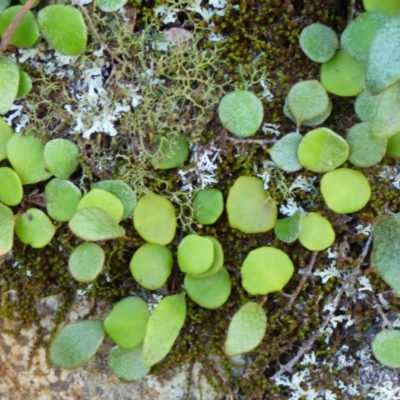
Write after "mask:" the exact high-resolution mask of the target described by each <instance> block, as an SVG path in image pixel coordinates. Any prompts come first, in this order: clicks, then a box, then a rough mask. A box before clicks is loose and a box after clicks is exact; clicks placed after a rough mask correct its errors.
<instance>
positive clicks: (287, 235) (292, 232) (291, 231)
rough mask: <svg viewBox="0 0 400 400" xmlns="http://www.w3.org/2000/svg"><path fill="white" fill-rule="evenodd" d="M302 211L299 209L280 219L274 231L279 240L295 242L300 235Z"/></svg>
mask: <svg viewBox="0 0 400 400" xmlns="http://www.w3.org/2000/svg"><path fill="white" fill-rule="evenodd" d="M301 217H302V215H301V211H300V210H297V211H296V212H295V213H294V214H293V215H292V216H290V217H287V218H283V219H278V221H277V223H276V225H275V228H274V232H275V235H276V236H277V238H278V239H279V240H282V242H285V243H293V242H294V241H295V240H297V238H298V237H299V234H300V230H301Z"/></svg>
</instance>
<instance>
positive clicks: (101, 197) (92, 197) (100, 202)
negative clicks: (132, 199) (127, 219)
mask: <svg viewBox="0 0 400 400" xmlns="http://www.w3.org/2000/svg"><path fill="white" fill-rule="evenodd" d="M86 207H97V208H101V209H103V210H104V211H105V212H106V213H107V214H108V215H109V216H110V217H111V218H112V219H113V220H114V221H115V222H120V221H121V219H122V215H123V213H124V205H123V204H122V201H121V200H120V199H119V198H118V197H116V196H114V195H113V194H111V193H110V192H107V191H106V190H103V189H92V190H90V191H89V192H88V193H86V194H85V195H84V196H83V197H82V198H81V200H80V201H79V203H78V210H81V209H82V208H86Z"/></svg>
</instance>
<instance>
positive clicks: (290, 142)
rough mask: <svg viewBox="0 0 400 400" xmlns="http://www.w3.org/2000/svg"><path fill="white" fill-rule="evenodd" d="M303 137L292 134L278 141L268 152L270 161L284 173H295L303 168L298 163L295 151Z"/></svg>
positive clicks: (295, 133)
mask: <svg viewBox="0 0 400 400" xmlns="http://www.w3.org/2000/svg"><path fill="white" fill-rule="evenodd" d="M302 139H303V136H302V135H301V134H300V133H297V132H292V133H288V134H287V135H285V136H283V137H282V138H281V139H279V140H278V141H277V142H276V143H275V144H274V145H273V146H272V148H271V150H270V151H269V155H270V156H271V158H272V161H273V162H274V163H275V164H276V165H277V166H278V167H279V168H280V169H282V170H284V171H286V172H295V171H298V170H300V169H302V168H303V166H302V165H301V164H300V162H299V158H298V156H297V151H298V148H299V144H300V142H301V140H302Z"/></svg>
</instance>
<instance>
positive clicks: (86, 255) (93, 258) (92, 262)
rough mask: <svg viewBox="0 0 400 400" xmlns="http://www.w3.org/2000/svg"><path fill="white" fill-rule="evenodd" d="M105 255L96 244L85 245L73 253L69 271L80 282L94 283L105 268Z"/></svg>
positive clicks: (69, 261)
mask: <svg viewBox="0 0 400 400" xmlns="http://www.w3.org/2000/svg"><path fill="white" fill-rule="evenodd" d="M104 260H105V254H104V251H103V249H102V248H101V247H100V246H99V245H97V244H96V243H83V244H81V245H80V246H78V247H77V248H76V249H74V251H73V252H72V253H71V255H70V257H69V260H68V270H69V272H70V274H71V275H72V277H73V278H74V279H75V280H77V281H78V282H84V283H86V282H93V281H94V280H95V279H96V278H97V277H98V276H99V274H100V272H101V269H102V268H103V265H104Z"/></svg>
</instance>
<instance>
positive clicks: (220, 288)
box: [183, 268, 232, 309]
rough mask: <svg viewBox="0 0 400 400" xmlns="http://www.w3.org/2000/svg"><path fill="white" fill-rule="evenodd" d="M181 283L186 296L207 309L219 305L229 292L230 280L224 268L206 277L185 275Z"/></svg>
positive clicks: (227, 296)
mask: <svg viewBox="0 0 400 400" xmlns="http://www.w3.org/2000/svg"><path fill="white" fill-rule="evenodd" d="M183 285H184V286H185V289H186V291H187V294H188V296H189V297H190V298H191V299H192V300H193V301H194V302H195V303H196V304H198V305H199V306H201V307H203V308H208V309H214V308H218V307H221V306H222V305H223V304H224V303H225V302H226V301H227V300H228V298H229V295H230V294H231V287H232V282H231V278H230V276H229V274H228V272H227V270H226V269H225V268H221V269H220V270H219V271H218V272H217V273H215V274H213V275H211V276H208V277H206V278H198V277H197V276H194V275H185V280H184V283H183Z"/></svg>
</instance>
